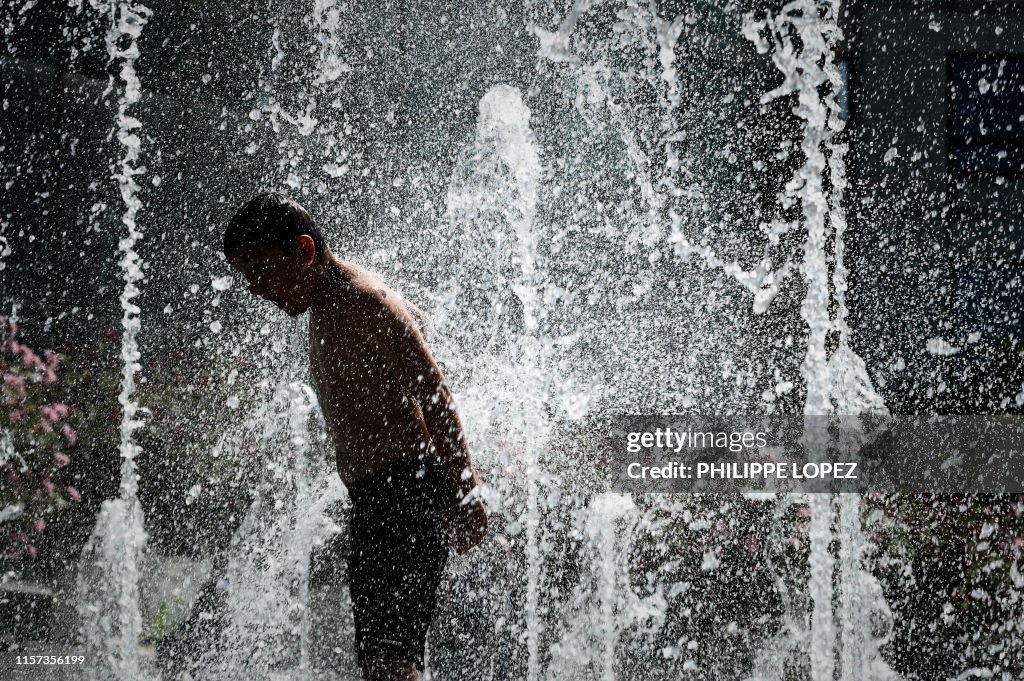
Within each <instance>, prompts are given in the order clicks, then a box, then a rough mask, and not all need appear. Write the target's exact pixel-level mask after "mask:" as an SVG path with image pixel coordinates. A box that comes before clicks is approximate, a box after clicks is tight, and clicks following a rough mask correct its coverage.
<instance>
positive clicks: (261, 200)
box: [224, 191, 326, 258]
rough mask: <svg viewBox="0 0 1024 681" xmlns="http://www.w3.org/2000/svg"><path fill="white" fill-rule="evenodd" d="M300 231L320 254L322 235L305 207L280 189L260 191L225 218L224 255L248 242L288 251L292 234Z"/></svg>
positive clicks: (319, 255)
mask: <svg viewBox="0 0 1024 681" xmlns="http://www.w3.org/2000/svg"><path fill="white" fill-rule="evenodd" d="M302 234H308V235H309V236H310V237H311V238H312V239H313V245H314V246H315V247H316V257H317V258H322V257H324V251H325V250H326V249H325V246H324V235H323V232H321V231H320V226H319V225H317V224H316V220H314V219H313V216H312V215H310V214H309V211H307V210H306V209H305V208H303V207H302V206H301V205H299V203H298V202H297V201H295V200H294V199H292V198H291V197H290V196H288V195H287V194H284V193H282V192H275V191H264V192H260V193H259V194H257V195H256V196H254V197H253V198H252V199H250V200H249V202H248V203H246V204H245V205H244V206H242V208H241V210H239V211H238V212H237V213H235V216H234V217H233V218H231V220H230V221H229V222H228V225H227V228H226V229H225V230H224V255H225V256H226V257H228V258H230V257H231V256H232V254H234V252H235V251H237V250H238V249H239V248H241V247H242V246H248V245H250V244H266V245H268V246H274V247H276V248H280V249H281V250H283V251H286V252H288V253H290V252H291V251H292V249H294V248H295V239H296V237H298V236H300V235H302Z"/></svg>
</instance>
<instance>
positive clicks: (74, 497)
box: [67, 487, 82, 502]
mask: <svg viewBox="0 0 1024 681" xmlns="http://www.w3.org/2000/svg"><path fill="white" fill-rule="evenodd" d="M67 493H68V497H69V498H70V499H71V501H75V502H78V501H81V500H82V495H81V494H79V492H78V490H77V489H75V488H74V487H68V488H67Z"/></svg>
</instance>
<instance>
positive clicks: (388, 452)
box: [309, 276, 430, 484]
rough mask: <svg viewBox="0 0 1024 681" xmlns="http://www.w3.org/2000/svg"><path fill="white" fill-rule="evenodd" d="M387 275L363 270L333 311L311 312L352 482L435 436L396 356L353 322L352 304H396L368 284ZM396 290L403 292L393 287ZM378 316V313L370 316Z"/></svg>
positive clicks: (319, 376)
mask: <svg viewBox="0 0 1024 681" xmlns="http://www.w3.org/2000/svg"><path fill="white" fill-rule="evenodd" d="M370 285H374V286H376V287H378V288H379V287H380V285H381V284H380V282H379V280H372V279H370V278H369V276H360V277H357V278H356V279H355V280H354V281H353V282H352V284H351V288H349V289H348V290H346V291H344V292H342V291H339V295H338V299H339V301H340V300H344V301H345V303H344V304H339V306H338V307H336V308H333V309H331V310H330V312H323V311H321V312H319V313H313V312H312V311H311V312H310V316H309V359H310V369H311V374H312V378H313V387H314V389H315V390H316V393H317V397H318V399H319V401H320V407H321V409H322V410H323V413H324V418H325V419H326V421H327V426H328V429H329V430H330V432H331V437H332V439H333V441H334V447H335V459H336V463H337V467H338V475H340V476H341V479H342V481H343V482H345V483H346V484H349V483H351V482H354V481H355V480H358V479H359V478H361V477H363V476H364V475H366V474H367V473H369V472H371V471H373V470H375V469H377V468H380V467H382V466H385V465H387V464H390V463H394V462H396V461H400V460H404V459H412V458H416V457H417V456H418V455H420V454H421V453H423V452H424V451H425V448H426V445H427V443H428V442H429V440H430V438H429V435H428V433H427V430H426V426H425V424H424V422H423V414H422V411H421V410H420V407H419V404H417V402H416V400H414V399H413V398H412V397H411V396H409V395H408V393H407V391H406V389H405V388H404V387H403V386H402V385H401V383H400V382H399V380H398V377H397V375H396V374H395V372H394V371H393V370H392V369H391V368H390V367H389V366H388V360H387V359H386V358H384V357H381V356H380V354H379V353H378V352H377V351H376V350H374V349H373V348H372V347H371V346H370V344H369V343H368V341H367V333H368V329H365V328H360V327H359V326H358V325H355V324H353V323H352V320H353V319H354V318H365V317H366V316H367V315H351V314H346V310H351V307H348V306H350V305H360V306H377V307H380V308H381V309H380V310H375V312H381V313H384V314H389V313H390V311H389V310H388V309H387V308H386V306H384V305H383V304H382V303H380V302H379V301H378V300H376V299H375V297H374V296H373V295H371V292H369V291H367V290H366V288H365V287H367V286H370ZM389 295H397V294H393V293H392V292H389ZM369 316H372V315H369Z"/></svg>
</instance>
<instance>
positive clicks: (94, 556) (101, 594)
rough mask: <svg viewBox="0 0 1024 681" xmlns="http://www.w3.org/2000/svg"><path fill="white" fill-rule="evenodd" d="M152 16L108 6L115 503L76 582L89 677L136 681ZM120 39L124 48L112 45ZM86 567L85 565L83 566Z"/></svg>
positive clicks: (122, 5) (141, 673)
mask: <svg viewBox="0 0 1024 681" xmlns="http://www.w3.org/2000/svg"><path fill="white" fill-rule="evenodd" d="M151 14H152V13H151V11H150V10H149V9H148V8H146V7H145V6H143V5H134V4H132V3H130V2H116V1H112V2H111V4H110V19H111V26H110V30H109V31H108V33H107V52H108V54H109V56H110V59H111V60H121V80H122V81H123V82H124V90H123V92H122V94H121V97H120V99H119V101H118V107H117V126H118V130H117V139H118V141H119V142H120V143H121V145H122V146H123V147H124V156H123V157H122V158H121V161H120V163H119V170H118V172H117V173H116V174H115V175H114V179H116V180H117V183H118V185H119V187H120V190H121V198H122V199H123V200H124V204H125V212H124V215H123V216H122V218H121V221H122V222H123V223H124V225H125V226H126V227H127V228H128V235H127V236H126V237H125V238H123V239H122V240H121V242H120V243H119V245H118V246H119V249H120V251H121V254H122V258H121V270H122V271H123V273H124V289H123V291H122V293H121V308H122V309H123V310H124V316H123V317H122V322H121V323H122V326H123V328H124V334H123V336H122V339H121V359H122V360H123V361H124V367H123V371H122V374H121V394H120V396H119V397H118V402H119V403H120V404H121V443H120V447H119V450H120V453H121V458H122V459H123V462H122V464H121V486H120V495H119V498H117V499H113V500H108V501H105V502H104V504H103V510H102V511H101V513H100V516H99V519H98V520H97V522H96V528H95V530H94V531H93V534H92V537H91V538H90V540H89V544H88V545H87V546H86V550H85V556H86V558H85V561H86V563H85V565H84V566H83V568H82V572H81V575H80V579H79V592H80V598H81V601H80V606H79V608H80V612H81V614H82V617H83V620H84V621H86V622H95V623H96V624H97V626H95V627H93V626H85V627H84V628H83V631H84V633H85V641H86V654H87V655H88V656H89V657H90V659H93V660H95V661H96V664H95V665H93V666H91V667H90V669H89V673H90V674H92V675H93V678H96V679H110V678H115V679H121V680H123V681H128V680H129V679H142V678H145V676H147V675H148V672H147V671H145V670H144V669H143V668H142V666H141V663H140V661H139V657H138V653H137V650H136V646H135V643H134V642H135V641H137V640H139V638H140V637H141V635H142V616H141V614H140V612H139V559H140V557H141V554H142V550H143V546H144V544H145V541H146V531H145V527H144V521H143V517H142V516H143V514H142V507H141V506H140V504H139V500H138V484H139V483H138V476H139V474H138V471H137V470H136V466H135V458H136V457H137V456H138V454H139V446H138V445H137V444H136V443H135V439H134V433H135V431H136V430H138V429H139V428H141V427H142V425H143V422H142V421H141V419H139V418H138V413H139V406H138V404H137V403H136V402H135V401H134V399H133V397H134V392H135V375H136V373H137V372H138V371H139V369H140V368H141V367H140V365H139V356H140V354H139V348H138V341H137V335H138V332H139V329H140V327H141V323H140V319H139V315H140V313H141V310H140V309H139V307H138V306H137V305H136V304H135V303H133V302H132V301H133V299H134V298H135V297H136V296H137V295H138V294H139V289H138V286H137V283H138V282H139V280H140V279H142V269H141V263H140V259H139V256H138V254H137V253H136V251H135V245H136V242H137V241H138V239H139V238H140V237H141V236H142V233H141V231H140V230H139V227H138V224H137V222H136V216H137V214H138V212H139V210H140V209H141V208H142V201H141V200H140V199H139V198H138V192H139V186H138V184H137V183H136V182H135V177H136V176H137V175H140V174H141V173H143V172H145V167H142V166H139V165H137V162H138V161H139V152H140V149H141V146H142V142H141V139H140V138H139V134H138V130H139V128H140V127H141V126H142V123H141V122H140V121H139V120H138V119H137V118H134V117H133V116H131V115H129V113H128V109H129V108H130V107H131V106H132V105H133V104H136V103H138V101H139V99H140V97H141V92H140V83H139V79H138V77H137V76H136V74H135V61H136V60H137V59H138V57H139V48H138V40H139V36H140V35H141V33H142V29H143V27H145V25H146V22H147V21H148V19H149V17H150V15H151ZM123 38H127V39H128V42H127V47H124V48H122V47H120V46H119V43H120V42H121V40H122V39H123ZM90 563H91V564H90Z"/></svg>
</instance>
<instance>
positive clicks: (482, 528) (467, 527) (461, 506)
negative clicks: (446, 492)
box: [448, 496, 487, 554]
mask: <svg viewBox="0 0 1024 681" xmlns="http://www.w3.org/2000/svg"><path fill="white" fill-rule="evenodd" d="M486 534H487V506H486V505H485V504H484V502H483V499H481V498H480V497H478V496H471V497H470V498H469V499H467V500H466V501H465V502H464V503H459V502H458V501H456V502H455V503H454V504H452V508H451V512H450V515H449V517H448V543H449V544H450V545H451V547H452V548H454V549H455V552H456V553H457V554H463V553H465V552H466V551H469V550H470V549H471V548H473V547H474V546H476V545H477V544H479V543H480V542H481V541H483V538H484V536H485V535H486Z"/></svg>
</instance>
